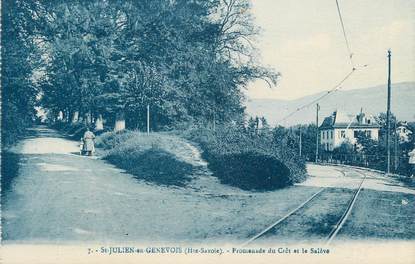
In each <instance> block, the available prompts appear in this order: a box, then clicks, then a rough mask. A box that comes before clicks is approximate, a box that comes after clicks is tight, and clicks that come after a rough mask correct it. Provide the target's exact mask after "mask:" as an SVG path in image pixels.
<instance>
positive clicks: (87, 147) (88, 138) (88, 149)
mask: <svg viewBox="0 0 415 264" xmlns="http://www.w3.org/2000/svg"><path fill="white" fill-rule="evenodd" d="M94 139H95V135H94V133H92V132H91V131H90V130H89V127H87V128H86V131H85V133H84V137H83V141H84V146H83V148H84V153H86V154H87V155H88V156H92V153H93V152H94V150H95V146H94Z"/></svg>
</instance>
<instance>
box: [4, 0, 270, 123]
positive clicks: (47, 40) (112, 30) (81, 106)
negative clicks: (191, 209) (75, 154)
mask: <svg viewBox="0 0 415 264" xmlns="http://www.w3.org/2000/svg"><path fill="white" fill-rule="evenodd" d="M9 2H10V5H5V8H6V11H5V12H4V13H5V14H6V15H7V14H9V13H8V11H10V10H12V11H13V12H12V13H10V14H13V15H7V16H6V18H5V19H6V20H7V19H9V20H10V21H11V22H10V23H11V24H12V22H13V23H20V24H19V25H18V26H19V27H20V28H22V30H21V31H22V32H25V35H16V36H15V38H16V40H17V43H18V42H19V41H20V42H24V41H25V40H28V41H29V42H30V45H32V46H33V49H32V50H28V49H27V48H26V49H24V50H25V51H28V54H27V56H36V57H37V58H39V59H38V60H37V65H34V67H35V68H36V72H37V75H38V78H37V79H38V87H39V88H40V90H39V93H40V97H41V99H40V105H41V106H42V107H44V108H45V109H47V110H48V111H49V113H50V114H51V116H56V115H57V113H58V112H60V111H62V112H63V113H64V116H65V118H66V120H70V116H71V115H72V114H73V113H75V112H77V113H80V115H81V116H83V115H84V114H90V115H92V116H98V115H99V114H102V115H104V118H105V119H106V120H107V121H109V123H111V120H114V119H115V115H116V114H117V113H118V112H122V113H124V114H125V116H126V117H127V124H128V125H129V126H130V127H134V128H142V127H144V126H145V121H146V108H147V105H149V106H150V109H151V115H152V120H153V122H152V129H164V128H169V127H172V126H174V125H176V124H178V123H189V122H198V123H208V122H228V121H232V120H237V119H241V118H243V115H244V107H243V106H242V101H243V100H244V98H243V89H244V88H245V87H246V85H247V83H248V82H249V81H251V80H252V79H257V78H261V79H264V80H265V81H266V82H267V83H269V84H270V85H275V83H276V80H277V78H278V74H277V73H274V72H273V71H270V70H268V69H265V68H263V67H261V66H260V65H259V63H258V62H257V61H256V50H255V48H254V45H253V43H254V37H255V35H256V34H257V32H258V31H257V29H256V27H255V26H254V23H253V17H252V15H251V14H250V3H249V1H248V0H207V1H205V0H193V1H188V0H153V1H121V0H114V1H99V0H92V1H80V0H69V1H36V0H29V1H17V3H18V5H17V6H18V8H20V9H16V8H17V7H15V6H13V5H12V4H11V3H12V2H11V1H7V3H9ZM22 17H23V19H22ZM22 21H23V22H22ZM4 28H6V30H9V31H10V30H12V28H13V27H12V26H9V24H7V23H5V24H4ZM10 39H11V37H10V38H8V40H7V43H8V45H11V42H10ZM7 43H6V44H7ZM21 45H25V43H22V44H21ZM8 49H11V47H10V48H8ZM19 50H20V49H19V48H16V52H17V51H19ZM7 53H8V55H10V56H11V54H12V52H11V51H7ZM16 56H17V57H19V59H21V60H24V59H25V56H24V55H16ZM27 56H26V57H27ZM10 61H11V62H13V59H12V58H10ZM22 63H23V62H22ZM22 63H21V64H22ZM24 68H25V69H27V70H28V72H27V74H26V76H25V78H22V81H26V82H27V81H28V80H30V78H28V76H27V75H30V72H31V69H30V67H24ZM32 72H33V70H32ZM22 74H24V72H22ZM7 76H16V74H15V73H13V72H11V73H8V74H7ZM21 86H22V87H29V86H28V85H27V84H21ZM28 98H31V100H33V98H35V96H33V95H31V96H30V97H28Z"/></svg>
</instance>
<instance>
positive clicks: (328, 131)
mask: <svg viewBox="0 0 415 264" xmlns="http://www.w3.org/2000/svg"><path fill="white" fill-rule="evenodd" d="M379 129H380V125H379V124H378V123H377V122H376V120H375V119H374V118H373V116H367V115H366V114H365V113H363V111H361V112H360V113H359V114H357V115H346V114H344V113H341V112H339V111H335V112H333V114H332V115H331V116H329V117H326V118H324V121H323V123H322V124H321V126H320V127H319V132H320V144H321V145H322V147H323V149H324V150H326V151H333V149H334V148H336V147H338V146H340V145H341V144H342V143H343V142H345V141H349V142H350V143H351V144H353V145H355V144H356V139H357V136H358V133H359V132H364V133H365V134H366V135H367V136H369V137H371V138H372V139H373V140H378V138H379Z"/></svg>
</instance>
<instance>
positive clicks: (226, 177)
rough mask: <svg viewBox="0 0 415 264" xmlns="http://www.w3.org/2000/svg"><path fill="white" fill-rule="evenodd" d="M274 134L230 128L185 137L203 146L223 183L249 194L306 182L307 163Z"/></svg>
mask: <svg viewBox="0 0 415 264" xmlns="http://www.w3.org/2000/svg"><path fill="white" fill-rule="evenodd" d="M274 132H275V131H272V130H266V131H265V130H264V131H261V132H258V133H254V134H253V133H250V132H249V131H247V130H246V129H244V128H241V127H236V126H231V125H230V126H220V127H217V128H216V130H215V131H213V130H209V129H205V128H195V129H192V130H189V131H187V132H186V133H185V137H186V138H188V139H190V140H192V141H194V142H197V143H198V144H199V145H200V147H201V148H202V150H203V158H205V159H206V160H207V161H208V163H209V168H210V169H211V170H212V172H213V173H214V175H215V176H217V177H218V178H219V179H220V180H221V182H223V183H227V184H230V185H233V186H236V187H239V188H242V189H246V190H272V189H277V188H282V187H285V186H288V185H292V184H294V183H297V182H302V181H304V180H305V179H306V168H305V160H304V159H303V158H301V157H299V156H298V155H297V153H296V152H295V150H294V149H293V148H292V147H290V146H289V144H288V143H287V142H286V140H283V139H280V138H278V137H276V136H275V135H274Z"/></svg>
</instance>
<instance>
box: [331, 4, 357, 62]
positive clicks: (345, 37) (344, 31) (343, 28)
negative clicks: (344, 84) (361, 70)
mask: <svg viewBox="0 0 415 264" xmlns="http://www.w3.org/2000/svg"><path fill="white" fill-rule="evenodd" d="M336 6H337V13H338V14H339V19H340V24H341V27H342V32H343V37H344V41H345V42H346V47H347V51H348V52H349V59H350V63H351V64H352V67H353V68H355V64H354V62H353V52H352V49H351V47H350V43H349V40H348V38H347V34H346V29H345V27H344V22H343V16H342V12H341V11H340V5H339V1H338V0H336Z"/></svg>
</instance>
